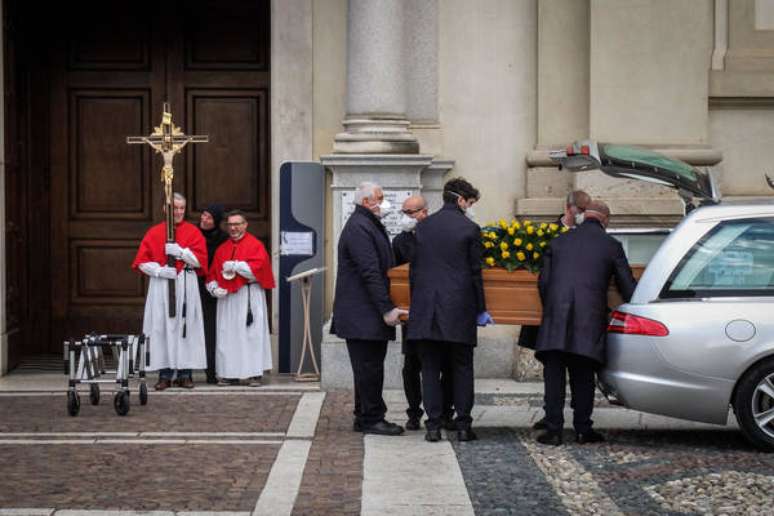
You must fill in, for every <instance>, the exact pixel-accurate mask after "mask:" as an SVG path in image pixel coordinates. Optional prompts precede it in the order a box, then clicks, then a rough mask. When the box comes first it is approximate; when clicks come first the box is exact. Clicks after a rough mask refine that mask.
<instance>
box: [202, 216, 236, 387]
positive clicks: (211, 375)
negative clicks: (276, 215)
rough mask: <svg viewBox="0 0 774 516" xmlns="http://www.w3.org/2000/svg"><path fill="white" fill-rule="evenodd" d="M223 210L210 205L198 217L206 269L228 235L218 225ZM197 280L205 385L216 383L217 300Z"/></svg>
mask: <svg viewBox="0 0 774 516" xmlns="http://www.w3.org/2000/svg"><path fill="white" fill-rule="evenodd" d="M223 213H224V208H223V205H222V204H210V205H209V206H207V207H206V208H204V210H202V214H201V216H200V217H199V225H198V228H199V231H201V232H202V236H204V240H205V241H206V242H207V267H209V266H210V265H212V258H213V257H214V256H215V250H216V249H217V248H218V247H219V246H220V244H222V243H223V242H225V241H226V240H228V233H226V232H225V231H223V230H222V229H221V227H220V223H221V222H222V221H223ZM197 279H198V280H199V297H201V298H202V315H203V317H204V347H205V349H206V351H207V383H209V384H214V383H218V380H217V378H216V377H215V320H216V319H217V309H218V300H217V299H216V298H214V297H212V296H211V295H210V293H209V292H208V291H207V286H206V283H207V279H206V277H205V276H197Z"/></svg>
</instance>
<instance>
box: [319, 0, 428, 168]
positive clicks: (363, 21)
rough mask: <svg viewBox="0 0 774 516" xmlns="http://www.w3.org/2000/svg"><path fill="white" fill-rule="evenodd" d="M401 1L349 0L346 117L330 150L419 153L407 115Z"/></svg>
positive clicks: (363, 152)
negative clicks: (341, 129)
mask: <svg viewBox="0 0 774 516" xmlns="http://www.w3.org/2000/svg"><path fill="white" fill-rule="evenodd" d="M404 7H405V0H350V2H349V11H348V13H347V116H346V119H345V120H344V122H343V124H344V129H345V131H344V132H343V133H340V134H338V135H336V139H335V142H334V146H333V150H334V152H336V153H350V154H371V153H378V154H417V153H418V152H419V145H418V143H417V139H416V137H414V135H413V134H411V132H410V131H409V121H408V120H407V119H406V106H407V90H406V79H405V77H406V74H405V72H406V67H405V65H404V60H403V57H404V41H405V38H404V34H405V32H404V25H405V24H404Z"/></svg>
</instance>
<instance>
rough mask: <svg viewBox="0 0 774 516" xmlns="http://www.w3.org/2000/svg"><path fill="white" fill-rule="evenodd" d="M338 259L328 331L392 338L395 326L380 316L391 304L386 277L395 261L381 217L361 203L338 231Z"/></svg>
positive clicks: (349, 336) (345, 335) (366, 337)
mask: <svg viewBox="0 0 774 516" xmlns="http://www.w3.org/2000/svg"><path fill="white" fill-rule="evenodd" d="M338 259H339V263H338V269H337V271H336V294H335V297H334V300H333V321H332V323H331V333H334V334H336V335H338V336H339V337H341V338H343V339H363V340H392V339H394V338H395V328H392V327H390V326H387V325H386V324H385V323H384V319H383V318H382V317H383V315H384V314H385V313H387V312H389V311H390V310H392V309H393V308H395V305H394V304H393V302H392V301H391V300H390V280H389V278H387V271H388V270H389V269H390V268H391V267H392V266H393V265H394V263H395V262H394V258H393V256H392V248H391V247H390V240H389V238H388V237H387V232H386V231H385V229H384V226H383V225H382V223H381V221H380V220H379V219H378V218H376V216H375V215H374V214H373V213H371V212H370V211H369V210H367V209H365V208H363V207H362V206H356V207H355V211H354V212H353V213H352V215H351V216H350V217H349V220H347V223H346V224H345V225H344V229H342V231H341V236H340V237H339V246H338Z"/></svg>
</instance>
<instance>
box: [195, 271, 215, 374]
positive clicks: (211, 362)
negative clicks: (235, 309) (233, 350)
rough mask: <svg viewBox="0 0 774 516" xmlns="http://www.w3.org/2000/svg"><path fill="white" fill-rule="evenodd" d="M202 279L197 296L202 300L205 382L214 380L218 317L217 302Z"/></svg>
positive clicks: (200, 279)
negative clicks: (205, 357)
mask: <svg viewBox="0 0 774 516" xmlns="http://www.w3.org/2000/svg"><path fill="white" fill-rule="evenodd" d="M204 282H205V280H204V278H201V277H200V278H199V296H200V297H201V298H202V317H203V319H204V348H205V351H206V353H207V370H206V372H207V380H208V381H213V380H215V347H216V339H217V337H216V333H215V321H216V320H217V317H218V300H217V299H215V298H214V297H212V296H211V295H210V293H209V292H207V289H206V288H205V286H204Z"/></svg>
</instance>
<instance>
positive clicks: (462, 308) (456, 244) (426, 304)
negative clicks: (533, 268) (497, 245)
mask: <svg viewBox="0 0 774 516" xmlns="http://www.w3.org/2000/svg"><path fill="white" fill-rule="evenodd" d="M478 199H479V193H478V190H476V189H475V188H474V187H473V185H471V184H470V183H469V182H467V181H465V180H464V179H462V178H457V179H452V180H450V181H448V182H447V183H446V184H445V185H444V188H443V201H444V205H443V207H442V208H441V209H440V210H439V211H438V212H436V213H434V214H432V215H430V216H428V217H427V218H426V219H425V220H424V221H423V222H422V223H421V224H418V225H417V229H416V251H415V253H414V259H413V260H412V262H411V271H410V273H409V276H410V277H409V279H410V285H411V309H410V314H409V321H408V338H409V339H410V340H416V341H419V342H418V343H417V345H418V348H419V354H420V357H421V360H422V394H423V398H424V405H425V411H426V412H427V417H428V419H427V422H426V426H427V434H426V435H425V439H426V440H427V441H430V442H436V441H439V440H440V439H441V415H442V411H443V408H442V405H443V402H442V397H443V396H442V390H441V378H440V375H441V367H442V364H443V362H444V360H449V361H450V362H451V364H452V377H453V380H452V383H453V392H454V409H455V411H456V413H457V418H456V420H455V422H456V425H457V439H458V440H459V441H470V440H473V439H476V434H475V433H474V432H473V430H472V429H471V422H472V418H471V417H470V411H471V409H472V408H473V348H474V346H475V345H476V340H477V335H476V333H477V328H476V327H477V325H478V326H486V325H487V324H492V323H493V322H494V321H492V318H491V317H490V315H489V313H488V312H487V311H486V301H485V299H484V282H483V280H482V277H481V260H482V254H483V246H482V245H481V228H480V227H479V226H478V224H476V223H475V222H473V221H472V220H470V219H471V218H472V207H473V204H475V203H476V201H478Z"/></svg>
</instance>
